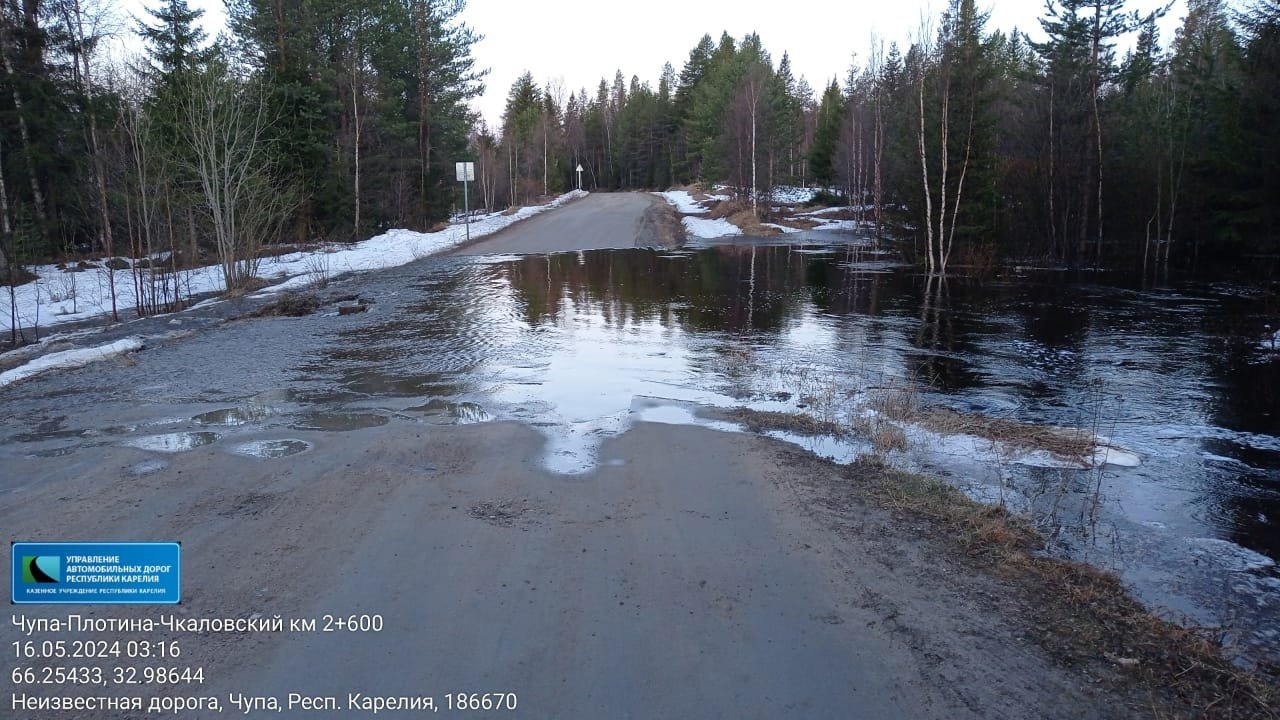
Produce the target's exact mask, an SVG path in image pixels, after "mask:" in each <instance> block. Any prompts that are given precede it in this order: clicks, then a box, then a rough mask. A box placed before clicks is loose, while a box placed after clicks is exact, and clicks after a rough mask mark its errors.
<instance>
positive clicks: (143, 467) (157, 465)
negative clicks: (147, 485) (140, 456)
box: [125, 458, 169, 477]
mask: <svg viewBox="0 0 1280 720" xmlns="http://www.w3.org/2000/svg"><path fill="white" fill-rule="evenodd" d="M167 467H169V463H167V462H165V461H164V460H160V459H157V458H152V459H150V460H143V461H142V462H140V463H134V464H133V465H130V466H129V467H127V468H125V474H126V475H131V476H133V477H143V476H145V475H151V474H153V473H158V472H160V471H161V470H163V469H165V468H167Z"/></svg>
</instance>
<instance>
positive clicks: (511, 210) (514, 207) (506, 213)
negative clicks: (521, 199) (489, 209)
mask: <svg viewBox="0 0 1280 720" xmlns="http://www.w3.org/2000/svg"><path fill="white" fill-rule="evenodd" d="M518 212H520V206H519V205H512V206H511V207H509V208H507V209H506V210H503V211H502V216H503V217H510V216H512V215H515V214H516V213H518Z"/></svg>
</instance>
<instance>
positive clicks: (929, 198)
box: [917, 60, 933, 275]
mask: <svg viewBox="0 0 1280 720" xmlns="http://www.w3.org/2000/svg"><path fill="white" fill-rule="evenodd" d="M921 62H922V66H921V67H920V69H919V74H920V77H919V78H918V82H917V96H918V98H919V101H920V102H919V105H920V108H919V109H920V132H919V136H918V139H919V141H920V142H919V151H920V177H921V185H922V187H923V188H924V228H925V240H926V251H927V254H928V262H927V265H928V268H929V274H930V275H932V274H933V195H932V191H931V190H930V188H929V157H928V154H927V153H926V149H925V132H924V130H925V127H924V75H925V71H924V67H923V60H922V61H921Z"/></svg>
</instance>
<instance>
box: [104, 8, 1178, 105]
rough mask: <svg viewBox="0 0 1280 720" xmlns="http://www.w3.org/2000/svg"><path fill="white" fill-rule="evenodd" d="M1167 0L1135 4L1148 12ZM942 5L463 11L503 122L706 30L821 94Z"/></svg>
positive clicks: (1023, 18)
mask: <svg viewBox="0 0 1280 720" xmlns="http://www.w3.org/2000/svg"><path fill="white" fill-rule="evenodd" d="M150 1H151V0H124V2H123V3H122V4H123V6H124V8H125V9H126V12H133V13H135V14H142V13H141V10H140V9H139V8H141V7H142V6H143V5H144V4H147V3H148V2H150ZM189 2H190V4H191V5H192V7H199V8H204V9H205V18H204V20H205V27H206V30H207V32H208V33H209V36H210V37H213V36H214V35H216V34H217V32H218V30H219V29H221V27H222V25H223V23H224V22H225V12H224V10H223V6H222V0H189ZM1164 2H1165V0H1130V2H1129V3H1128V4H1129V7H1130V8H1131V9H1134V10H1140V11H1144V12H1147V11H1150V10H1153V9H1155V8H1156V7H1159V6H1161V5H1163V4H1164ZM944 5H945V0H932V1H931V2H930V1H929V0H841V1H835V2H833V1H831V0H818V1H816V2H803V1H802V0H792V2H791V3H779V2H777V0H768V1H765V2H762V1H760V0H732V1H731V2H725V1H723V0H703V1H702V2H691V1H690V0H640V1H639V2H634V1H633V2H617V1H616V0H610V1H605V2H602V1H601V0H554V2H534V1H530V0H468V3H467V9H466V11H465V12H464V13H463V16H462V18H463V21H464V22H465V23H467V24H468V25H470V26H471V27H472V28H473V29H474V30H476V31H477V32H479V33H480V34H482V35H484V40H482V41H481V42H479V43H478V44H477V45H476V46H475V47H474V48H473V50H474V55H475V58H476V63H477V65H478V66H479V67H481V68H489V69H490V73H489V76H488V78H486V83H485V84H486V86H487V89H486V92H485V95H484V96H483V97H482V98H479V99H478V100H477V101H476V103H475V106H476V109H478V110H479V111H480V112H481V113H482V114H483V115H484V117H485V120H486V121H488V122H489V124H490V125H491V126H493V125H497V124H498V123H499V122H500V117H501V115H502V109H503V106H504V104H505V102H506V95H507V91H508V90H509V89H510V88H511V84H512V83H513V82H515V80H516V78H517V77H519V76H520V74H521V73H523V72H524V71H525V70H528V71H530V72H532V73H533V77H534V79H535V80H536V81H537V83H538V84H539V86H545V85H546V83H547V81H548V80H552V81H562V82H563V84H564V87H565V92H566V95H567V94H568V92H577V91H578V90H580V89H582V88H584V87H585V88H586V89H587V91H588V93H591V94H594V92H595V88H596V86H597V85H598V84H599V82H600V79H601V78H602V77H603V78H606V79H607V80H609V81H610V82H612V80H613V74H614V71H615V70H619V69H620V70H622V73H623V76H624V77H625V78H626V79H627V81H628V82H630V80H631V76H632V75H638V76H639V77H640V79H641V80H642V81H648V82H650V83H652V84H653V85H654V86H655V87H656V85H657V81H658V75H659V74H660V73H661V71H662V65H663V63H666V62H670V63H671V65H672V66H673V67H675V69H676V72H677V73H678V72H680V69H681V68H682V67H683V66H684V63H685V61H686V60H687V59H688V58H689V51H690V50H692V49H693V47H694V45H696V44H697V42H698V40H699V39H700V38H701V37H702V36H703V34H706V33H710V34H711V37H712V39H713V40H719V38H720V33H721V31H725V30H727V31H728V32H729V34H730V35H733V36H734V37H735V38H741V37H742V36H743V35H746V34H747V33H750V32H758V33H759V34H760V38H761V40H762V41H763V42H764V46H765V49H767V50H768V51H769V52H770V54H771V55H772V56H773V61H774V63H775V65H776V64H777V62H778V61H779V60H781V59H782V53H783V51H787V52H789V53H790V55H791V64H792V67H793V68H794V72H795V74H796V75H797V76H800V75H804V76H805V77H807V78H808V80H809V84H810V85H812V86H813V87H814V89H815V91H816V92H821V88H822V86H824V85H825V84H826V83H828V82H829V81H830V80H831V78H832V77H837V78H839V79H840V80H841V82H843V80H844V77H845V74H846V72H847V71H848V68H849V63H850V60H851V58H852V55H853V53H854V52H855V51H856V52H857V54H858V58H859V62H860V64H861V63H862V62H864V61H865V60H866V57H867V51H868V49H869V48H870V44H871V43H870V39H871V35H872V33H875V34H877V35H879V36H880V37H882V38H883V39H884V40H885V43H886V45H887V44H888V43H889V42H891V41H897V42H898V44H899V46H901V47H902V48H903V49H904V50H905V49H906V46H907V45H909V44H910V38H911V37H912V36H913V35H915V34H917V32H918V29H919V27H920V19H921V15H922V13H924V14H927V16H928V17H929V18H931V19H932V20H933V21H934V22H935V23H936V18H937V16H938V15H939V13H940V12H941V10H942V8H943V6H944ZM978 6H979V7H980V8H987V9H989V10H990V11H991V19H990V21H989V22H988V24H987V29H988V30H989V31H990V30H995V29H1000V30H1005V31H1008V30H1010V29H1012V28H1014V27H1015V26H1016V27H1018V28H1019V29H1022V30H1024V31H1026V32H1028V33H1030V34H1031V35H1032V37H1033V38H1037V39H1039V36H1040V26H1039V23H1038V22H1037V19H1038V18H1039V17H1041V16H1042V15H1043V10H1044V2H1043V0H1003V2H999V3H997V2H994V0H986V1H984V0H979V2H978ZM1185 14H1186V2H1185V0H1177V1H1176V2H1175V4H1174V7H1173V10H1172V11H1171V12H1170V13H1169V15H1168V16H1167V17H1166V18H1165V20H1164V22H1163V23H1162V26H1161V38H1162V40H1163V41H1164V42H1166V43H1167V42H1168V41H1169V40H1170V39H1171V38H1172V37H1173V31H1174V29H1175V28H1176V27H1177V26H1178V25H1179V24H1180V21H1181V19H1182V17H1183V16H1184V15H1185ZM129 27H132V25H130V26H129Z"/></svg>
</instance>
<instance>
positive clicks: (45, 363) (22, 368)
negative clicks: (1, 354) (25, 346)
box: [0, 338, 142, 387]
mask: <svg viewBox="0 0 1280 720" xmlns="http://www.w3.org/2000/svg"><path fill="white" fill-rule="evenodd" d="M141 349H142V340H140V339H138V338H125V339H123V340H117V341H115V342H113V343H110V344H109V345H99V346H98V347H91V348H76V349H75V350H64V351H62V352H56V353H49V354H48V355H45V356H43V357H38V358H36V359H35V360H32V361H31V362H29V363H26V364H25V365H19V366H18V367H16V368H13V369H11V370H6V371H4V372H3V373H0V387H4V386H6V385H10V384H12V383H15V382H18V381H19V380H26V379H27V378H29V377H34V376H36V375H39V374H41V373H46V372H50V371H52V370H60V369H69V368H78V367H84V366H85V365H88V364H90V363H95V362H100V361H102V360H107V359H110V358H113V357H116V356H117V355H123V354H124V353H128V352H133V351H135V350H141Z"/></svg>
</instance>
